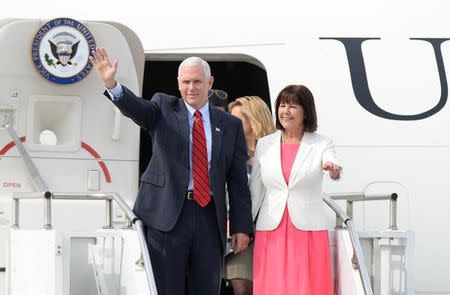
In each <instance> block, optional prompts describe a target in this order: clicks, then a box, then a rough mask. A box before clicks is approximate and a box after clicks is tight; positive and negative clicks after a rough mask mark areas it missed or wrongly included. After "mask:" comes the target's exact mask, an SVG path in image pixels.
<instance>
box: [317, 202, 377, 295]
mask: <svg viewBox="0 0 450 295" xmlns="http://www.w3.org/2000/svg"><path fill="white" fill-rule="evenodd" d="M323 201H324V202H325V203H326V204H327V205H328V206H329V207H330V208H331V209H332V210H333V211H334V212H335V213H336V216H337V217H338V218H340V219H341V220H343V221H344V223H345V225H346V226H347V229H348V232H349V234H350V240H351V242H352V246H353V251H354V256H355V257H356V263H357V268H358V271H359V275H360V277H361V282H362V284H363V288H364V292H365V294H366V295H373V291H372V286H371V285H370V278H369V273H368V272H367V267H366V263H365V261H364V256H363V253H362V249H361V244H360V242H359V238H358V233H357V232H356V230H355V228H354V226H353V222H352V220H351V219H350V217H349V216H348V215H347V214H345V213H344V211H343V210H342V209H341V208H340V207H339V205H338V204H337V203H336V202H335V201H333V200H332V199H331V198H330V197H329V196H327V195H324V196H323Z"/></svg>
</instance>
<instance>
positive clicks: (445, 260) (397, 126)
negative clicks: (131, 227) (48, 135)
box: [0, 0, 450, 295]
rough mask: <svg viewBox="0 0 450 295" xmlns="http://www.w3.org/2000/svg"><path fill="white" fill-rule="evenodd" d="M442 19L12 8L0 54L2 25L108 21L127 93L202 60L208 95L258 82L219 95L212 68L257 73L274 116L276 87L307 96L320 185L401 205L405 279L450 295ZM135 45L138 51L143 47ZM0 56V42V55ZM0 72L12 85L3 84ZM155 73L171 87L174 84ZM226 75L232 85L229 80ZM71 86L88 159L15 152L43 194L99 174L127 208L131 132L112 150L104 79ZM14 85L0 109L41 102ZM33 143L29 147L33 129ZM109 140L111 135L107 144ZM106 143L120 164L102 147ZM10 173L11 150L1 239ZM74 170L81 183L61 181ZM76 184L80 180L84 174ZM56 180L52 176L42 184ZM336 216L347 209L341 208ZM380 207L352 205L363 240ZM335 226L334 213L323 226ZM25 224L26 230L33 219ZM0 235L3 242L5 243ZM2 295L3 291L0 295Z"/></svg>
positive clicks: (252, 9) (323, 4)
mask: <svg viewBox="0 0 450 295" xmlns="http://www.w3.org/2000/svg"><path fill="white" fill-rule="evenodd" d="M310 2H311V3H310ZM449 9H450V3H447V1H435V0H431V1H418V0H412V1H406V0H400V1H387V0H383V1H353V0H352V1H314V3H312V1H275V2H271V3H260V2H242V1H231V2H230V1H225V2H221V3H215V2H214V3H213V2H211V1H199V2H181V1H180V2H179V3H178V2H176V1H173V2H172V1H160V2H154V3H153V2H150V1H136V2H132V3H119V2H118V3H102V2H99V3H96V2H93V1H84V0H83V1H77V2H70V3H68V4H67V5H63V4H62V3H58V4H57V3H54V2H51V1H40V2H38V3H34V2H33V3H31V2H30V3H29V2H26V1H23V2H22V1H11V2H8V5H7V8H6V9H2V10H1V11H0V42H8V40H5V39H1V38H2V36H1V32H2V31H1V25H2V24H4V23H7V22H11V21H12V20H11V18H15V19H24V20H29V19H33V20H36V21H38V20H42V21H41V23H42V25H43V24H44V23H45V22H46V21H48V20H50V19H55V18H61V17H65V18H72V19H75V20H78V21H80V22H81V23H85V24H86V26H87V27H88V28H89V22H92V23H102V22H103V23H105V25H104V26H105V30H112V26H110V27H108V25H107V23H108V22H114V23H120V24H123V25H125V26H127V27H128V28H129V29H131V30H132V31H133V32H134V33H135V34H136V36H137V38H138V39H137V40H133V42H135V43H133V44H135V45H136V47H135V48H137V53H136V56H138V57H139V58H138V59H133V58H132V57H130V56H129V55H128V56H125V55H124V54H122V51H121V48H122V47H124V48H125V47H126V46H127V45H126V44H127V42H126V41H128V42H130V40H125V39H120V38H119V39H115V40H111V39H107V38H106V37H105V36H107V35H106V34H102V31H101V26H96V27H95V29H92V30H91V32H92V34H93V35H94V38H95V42H96V45H97V46H105V47H107V48H111V50H110V51H109V52H110V57H111V58H112V59H118V60H119V72H118V78H119V80H120V81H121V82H123V83H124V84H125V85H127V86H130V87H131V88H132V89H134V90H135V91H136V92H140V91H141V89H142V87H143V92H144V94H145V93H146V85H145V82H142V80H140V79H139V78H142V73H143V74H144V76H146V77H149V75H150V74H151V73H152V67H153V66H154V67H155V68H157V69H160V68H161V67H160V66H162V68H164V66H165V65H167V67H169V63H172V62H178V61H180V60H181V59H182V58H184V57H187V56H191V55H198V56H202V57H204V58H205V59H207V60H208V61H210V62H211V63H212V64H213V73H212V74H213V75H216V76H217V78H216V85H219V86H220V87H217V88H221V89H223V90H228V88H229V89H231V93H237V92H239V93H240V94H241V95H245V93H242V92H243V90H242V88H244V86H242V85H250V84H252V83H254V82H252V81H251V79H244V78H241V79H240V80H238V81H233V83H234V84H240V87H241V88H240V90H239V91H234V92H233V91H232V89H233V87H236V85H233V84H232V83H230V84H228V85H225V84H220V79H219V77H220V73H215V72H214V65H215V66H216V68H218V69H222V68H221V64H225V63H231V64H238V63H245V64H250V65H253V66H256V67H257V68H259V69H261V71H262V73H263V74H264V75H266V77H267V82H265V83H266V85H263V86H258V85H256V86H255V85H253V86H249V89H256V88H257V89H260V91H261V92H262V93H264V91H266V90H264V89H267V91H266V93H267V97H263V98H264V99H265V100H266V101H267V102H268V103H270V105H271V108H272V109H273V108H274V102H275V99H276V96H277V94H278V92H279V91H280V90H281V89H282V88H283V87H284V86H286V85H289V84H304V85H306V86H308V87H309V88H310V89H311V91H312V93H313V94H314V97H315V101H316V108H317V112H318V121H319V130H318V132H320V133H324V134H327V135H329V136H331V137H333V139H334V142H335V144H336V146H337V152H338V156H339V158H340V159H341V161H342V163H343V165H344V175H343V178H342V180H341V181H340V182H336V183H331V182H326V187H325V190H326V192H327V193H330V194H339V193H347V192H368V193H373V194H383V193H386V194H389V193H397V194H398V228H399V229H400V230H404V231H411V232H413V233H414V238H413V239H412V240H410V241H409V243H410V244H411V245H412V247H413V250H412V251H413V253H414V255H413V257H409V258H408V259H410V260H411V261H413V263H411V264H409V265H408V267H410V268H411V269H410V270H409V271H410V272H409V274H410V275H412V276H413V278H414V293H412V294H417V295H431V294H442V295H444V294H449V295H450V280H449V279H448V273H447V271H446V269H447V267H448V265H450V251H449V249H450V235H449V234H448V229H449V228H450V214H449V210H450V181H448V177H449V176H450V172H449V166H450V136H449V135H448V130H450V107H449V105H448V104H447V100H448V81H449V78H448V75H449V72H450V23H449V21H448V19H449V18H448V11H449ZM86 20H88V21H87V22H86ZM117 26H119V25H117ZM37 28H38V27H37ZM123 28H124V30H126V27H123ZM36 32H37V30H36V31H33V32H30V33H29V34H30V49H29V52H27V54H28V55H23V56H11V57H10V59H9V61H8V63H7V68H6V69H5V65H3V64H0V67H2V68H3V70H2V76H1V77H0V79H6V78H7V79H9V80H8V81H20V79H22V78H23V77H21V76H14V75H15V74H16V72H15V70H14V65H15V64H16V63H25V62H30V63H31V62H32V61H31V58H30V55H29V54H30V52H31V44H32V41H33V37H34V36H35V34H36ZM22 33H23V32H22ZM129 36H133V34H131V33H130V35H129ZM140 43H141V44H142V48H143V50H142V48H141V49H139V46H140ZM121 44H124V45H121ZM116 45H117V46H116ZM6 47H7V46H4V43H3V45H2V46H1V48H6ZM127 50H129V49H128V48H127ZM141 52H142V53H141ZM143 53H145V55H143ZM3 54H5V52H1V51H0V55H3ZM8 54H12V53H8ZM136 56H135V57H136ZM14 59H17V61H15V60H14ZM26 59H28V60H26ZM144 59H145V64H144V63H143V62H144ZM1 60H4V61H6V60H8V58H5V57H3V58H2V59H1ZM141 61H142V64H141V65H140V62H141ZM8 73H10V74H11V76H9V77H6V75H7V74H8ZM29 75H34V76H35V77H34V76H27V77H26V79H37V80H39V79H41V80H39V81H40V82H39V85H48V87H49V89H50V90H49V92H51V91H53V90H55V89H56V87H68V86H57V85H55V84H52V83H50V82H48V81H45V80H44V79H43V78H42V77H40V76H39V73H38V72H37V71H35V72H30V73H29ZM164 75H165V76H168V77H170V75H172V74H171V73H165V74H164ZM224 75H225V76H226V77H228V78H230V75H232V72H227V73H225V74H224ZM172 76H173V77H172V78H173V79H172V80H170V81H169V80H167V81H166V83H173V87H174V89H175V90H176V72H173V75H172ZM14 79H16V80H14ZM224 79H225V78H224ZM263 80H264V79H263ZM227 81H228V80H227ZM258 81H261V80H258ZM11 83H13V84H14V82H11ZM46 83H47V84H46ZM83 83H84V84H83ZM14 85H20V83H18V82H16V84H14ZM76 85H77V86H76V87H78V88H76V89H78V90H79V96H80V97H82V99H81V101H78V99H77V98H74V99H73V100H70V101H71V102H73V103H74V105H76V106H77V108H79V109H78V110H77V111H78V112H82V113H83V120H82V121H81V122H78V121H75V123H73V124H81V125H80V128H79V132H80V134H78V135H74V136H75V137H76V138H79V139H81V141H83V142H85V143H86V144H87V145H84V146H82V148H83V149H84V150H85V155H83V154H82V153H80V152H79V148H78V149H77V148H75V150H76V151H77V153H76V154H75V155H73V154H70V153H71V152H73V151H74V150H71V148H70V147H69V148H67V149H65V150H64V149H63V150H59V151H58V152H59V153H60V154H61V153H62V155H63V156H62V157H63V158H64V157H66V160H65V162H64V163H65V164H64V165H67V166H61V165H57V166H56V167H52V168H51V169H47V170H46V168H45V167H47V166H46V165H47V164H46V163H45V161H47V162H48V161H51V159H54V158H55V157H56V156H55V155H54V154H53V153H52V150H51V149H50V150H45V148H44V149H39V147H38V146H33V142H32V141H31V140H29V138H30V137H27V142H26V145H25V146H26V147H28V148H30V149H31V155H32V156H33V155H34V158H35V159H34V160H35V162H36V165H37V166H38V168H41V169H42V172H43V176H44V178H46V179H47V180H48V181H49V186H52V187H56V188H57V189H58V190H59V191H81V190H86V184H85V183H86V179H87V177H88V176H87V174H86V173H88V172H87V170H92V169H94V170H99V171H100V172H99V173H100V174H101V177H100V180H99V181H100V182H99V184H98V185H99V186H100V188H101V190H106V191H118V192H120V193H121V194H122V195H125V196H126V197H125V198H126V200H127V201H128V203H129V204H130V205H132V202H133V200H134V199H133V198H134V194H135V193H136V190H137V185H138V161H139V130H138V129H137V128H135V127H133V123H132V122H131V121H129V120H127V119H120V120H121V122H122V123H121V124H122V125H121V126H122V128H123V130H131V131H130V132H121V133H120V140H118V141H117V140H116V141H114V140H112V139H111V134H113V133H114V131H113V128H115V127H114V126H115V125H114V124H115V122H116V121H114V120H115V118H116V117H115V116H116V115H115V113H114V110H113V108H112V106H111V105H110V104H109V102H107V100H106V99H104V100H102V99H103V98H102V94H101V92H102V90H103V88H102V85H101V82H100V80H99V79H98V78H97V77H96V76H95V73H94V71H93V70H92V71H91V72H90V73H88V74H87V77H86V78H85V80H83V81H82V82H79V83H78V84H76ZM84 85H88V86H86V87H84ZM14 87H15V88H14ZM14 87H13V86H11V87H3V88H2V89H1V91H2V92H1V93H0V94H1V97H0V105H2V104H3V105H6V104H9V103H13V104H14V103H15V102H16V105H20V101H21V100H25V99H31V100H30V102H29V105H32V103H33V95H35V96H36V95H37V98H36V97H35V98H34V99H38V100H39V95H44V94H45V93H33V90H32V89H31V90H30V89H27V90H24V89H26V86H24V85H21V86H14ZM74 87H75V86H74ZM19 88H20V89H19ZM214 88H216V87H214ZM40 89H42V88H40ZM58 89H61V88H58ZM78 90H77V91H78ZM161 90H162V91H163V90H164V89H161ZM24 91H25V93H26V95H25V94H24ZM58 91H59V90H58ZM148 92H151V90H148ZM247 94H248V95H253V94H254V93H247ZM90 96H92V98H91V99H92V100H95V102H94V103H93V104H92V105H91V106H90V107H89V108H90V109H86V108H85V106H84V105H83V103H84V100H88V99H89V97H90ZM50 101H51V100H50ZM42 107H44V108H45V105H42ZM30 115H32V113H31V112H30V111H28V112H26V111H23V112H22V113H21V112H18V113H17V117H16V118H17V120H16V121H15V128H17V130H16V131H17V133H18V134H19V136H24V135H28V136H31V135H32V134H33V133H32V131H30V130H34V129H33V128H34V127H33V126H29V125H27V124H28V123H27V124H25V123H23V122H24V121H26V120H27V118H28V119H29V116H30ZM21 120H24V121H21ZM44 120H45V118H42V121H44ZM21 122H22V123H23V124H22V123H21ZM68 124H69V123H68ZM70 124H72V123H70ZM72 127H73V126H70V128H72ZM36 128H39V127H36ZM55 128H56V127H55ZM36 130H37V129H36ZM71 130H76V128H75V129H73V128H72V129H71ZM446 130H447V131H446ZM30 132H31V133H30ZM36 132H38V133H36V134H35V135H36V136H38V134H39V132H40V130H37V131H36ZM2 133H3V134H2ZM106 133H108V136H109V137H107V136H104V134H106ZM113 136H114V135H113ZM36 140H37V139H36ZM10 141H11V139H10V138H9V137H8V134H7V133H6V132H5V131H2V130H0V150H2V148H3V151H5V146H6V145H7V144H8V143H9V142H10ZM114 144H115V145H116V146H115V148H116V147H117V148H119V149H120V152H117V150H114V149H110V148H109V147H110V145H114ZM70 145H71V143H70V142H69V143H68V146H70ZM87 146H90V147H91V148H92V149H94V150H95V151H97V152H98V153H99V154H100V155H101V156H102V160H104V162H105V163H106V165H107V166H108V169H109V173H110V174H111V175H110V177H111V178H112V179H114V181H113V182H108V180H107V177H106V175H105V178H103V173H104V170H101V169H99V168H96V167H97V165H98V163H99V161H97V160H98V158H96V157H95V156H93V155H94V154H93V153H92V150H89V147H87ZM33 148H34V150H33ZM33 151H34V154H33ZM8 155H9V156H10V157H8ZM69 155H72V156H69ZM71 157H72V158H73V159H75V160H77V159H78V160H79V161H80V162H83V161H91V162H92V167H90V168H87V169H86V167H85V166H83V165H84V164H82V163H80V162H77V161H70V160H69V158H71ZM46 159H47V160H46ZM48 159H50V160H48ZM94 160H95V161H94ZM20 163H21V162H20V161H19V160H18V153H17V151H15V150H14V149H8V154H7V153H6V152H4V154H2V157H0V226H3V227H5V228H6V227H9V226H10V225H11V224H10V215H9V213H8V212H9V211H7V210H9V209H10V205H8V202H9V201H8V200H7V197H9V196H10V195H11V194H12V193H14V192H18V191H32V190H33V188H32V184H31V182H30V181H29V180H28V179H27V178H26V177H25V175H26V173H25V172H24V171H23V170H24V169H25V168H24V167H23V166H20V165H21V164H20ZM18 165H19V166H18ZM78 168H79V169H78ZM70 169H74V171H77V172H76V173H75V172H74V173H72V172H69V171H72V170H70ZM77 169H78V170H77ZM83 171H84V172H83ZM78 172H79V173H78ZM80 173H81V174H82V173H84V174H82V176H80ZM55 174H56V175H57V177H55V176H52V175H55ZM89 175H90V174H89ZM340 204H341V205H343V206H345V203H340ZM102 206H103V205H98V206H97V205H92V207H89V208H90V209H88V210H87V211H83V212H79V213H73V216H71V218H73V219H76V220H77V221H76V222H77V223H78V225H79V229H80V230H86V228H88V227H89V224H90V221H91V220H94V221H95V222H96V223H98V224H101V222H102V221H101V220H100V218H99V217H98V216H96V215H97V214H96V213H95V211H96V210H98V208H100V207H101V208H102ZM74 208H76V207H74ZM83 208H85V207H83ZM388 208H389V207H388V203H386V202H358V203H355V207H354V214H353V215H354V220H355V224H356V227H357V229H358V230H359V231H361V232H371V231H383V230H386V231H388V226H389V213H388ZM91 209H92V210H91ZM25 210H31V209H30V208H28V209H27V208H25ZM83 210H86V209H83ZM26 212H27V211H26ZM30 214H32V213H30ZM55 214H56V217H55V219H57V220H59V222H61V224H65V223H66V222H67V223H71V222H74V221H73V220H72V221H70V222H69V221H65V217H66V215H67V214H68V212H67V211H63V212H60V213H56V212H55ZM58 214H59V215H58ZM71 214H72V212H71ZM2 215H3V216H2ZM80 216H82V218H80ZM332 216H333V215H332V214H331V212H330V225H332V223H331V221H332ZM116 217H117V216H116ZM78 218H79V220H78ZM25 222H26V224H27V225H29V226H33V222H32V221H30V220H26V221H25ZM1 234H2V233H1V232H0V238H1V237H4V238H5V239H6V236H5V235H3V236H2V235H1ZM1 247H2V246H1V245H0V250H1V249H2V248H1ZM0 254H1V253H0ZM0 257H2V256H0ZM5 257H6V256H3V258H0V262H2V261H3V262H5V260H6V258H5ZM2 259H3V260H2ZM0 267H2V265H1V264H0ZM0 275H1V274H0ZM0 294H3V293H1V291H0ZM383 295H387V294H383Z"/></svg>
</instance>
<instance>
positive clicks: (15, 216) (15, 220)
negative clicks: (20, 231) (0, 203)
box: [11, 198, 20, 228]
mask: <svg viewBox="0 0 450 295" xmlns="http://www.w3.org/2000/svg"><path fill="white" fill-rule="evenodd" d="M19 201H20V200H19V199H16V198H13V203H12V225H11V227H12V228H19V212H20V210H19V206H20V203H19Z"/></svg>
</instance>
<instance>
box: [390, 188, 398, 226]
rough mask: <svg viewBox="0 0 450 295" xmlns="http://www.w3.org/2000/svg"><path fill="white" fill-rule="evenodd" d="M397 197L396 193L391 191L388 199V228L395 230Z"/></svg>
mask: <svg viewBox="0 0 450 295" xmlns="http://www.w3.org/2000/svg"><path fill="white" fill-rule="evenodd" d="M397 199H398V195H397V194H396V193H393V194H392V195H391V199H390V201H389V205H390V206H389V229H390V230H397V229H398V226H397Z"/></svg>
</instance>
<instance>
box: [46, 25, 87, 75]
mask: <svg viewBox="0 0 450 295" xmlns="http://www.w3.org/2000/svg"><path fill="white" fill-rule="evenodd" d="M48 42H49V43H50V48H51V50H52V54H53V56H54V57H55V58H56V59H57V60H58V61H57V62H56V65H62V66H63V67H65V66H66V65H72V64H73V63H72V61H71V59H72V58H73V57H74V56H75V55H76V54H77V49H78V44H79V43H80V41H76V37H75V36H74V35H72V34H70V33H68V32H60V33H58V34H56V35H55V36H54V37H53V40H51V39H49V40H48ZM75 65H76V64H75Z"/></svg>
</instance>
